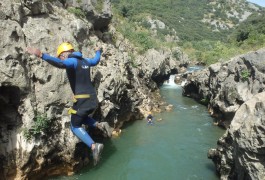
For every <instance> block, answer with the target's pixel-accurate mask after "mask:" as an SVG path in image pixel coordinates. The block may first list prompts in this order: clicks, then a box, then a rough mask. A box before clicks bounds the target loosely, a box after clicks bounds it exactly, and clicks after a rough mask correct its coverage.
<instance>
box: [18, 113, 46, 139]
mask: <svg viewBox="0 0 265 180" xmlns="http://www.w3.org/2000/svg"><path fill="white" fill-rule="evenodd" d="M33 121H34V123H33V125H32V126H31V128H30V129H27V128H24V129H23V135H24V137H25V138H26V139H27V140H31V139H32V138H33V137H36V136H37V135H39V134H40V133H41V132H45V131H47V130H48V129H49V127H50V123H51V120H50V119H48V118H47V115H46V114H40V113H36V116H35V118H34V119H33Z"/></svg>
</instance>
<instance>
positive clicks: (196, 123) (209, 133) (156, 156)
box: [56, 85, 224, 180]
mask: <svg viewBox="0 0 265 180" xmlns="http://www.w3.org/2000/svg"><path fill="white" fill-rule="evenodd" d="M181 93H182V92H181V87H180V86H177V85H171V86H169V85H164V86H163V87H162V88H161V95H162V96H163V98H165V100H166V101H167V102H168V103H170V104H172V105H174V109H173V110H172V111H171V112H165V113H161V114H155V118H156V119H159V118H162V119H163V120H162V121H155V123H154V125H147V124H146V122H145V121H141V120H139V121H135V122H133V123H131V124H130V125H127V126H126V129H123V132H122V134H121V136H120V137H118V138H113V139H111V140H110V141H107V142H105V143H104V144H105V148H104V152H103V154H102V160H101V162H100V164H99V165H98V166H96V167H91V166H90V167H87V168H84V169H83V170H82V172H79V173H78V174H76V175H74V176H71V177H60V178H56V179H67V180H72V179H73V180H74V179H78V180H85V179H86V180H87V179H91V180H149V179H150V180H161V179H167V180H193V179H194V180H195V179H196V180H198V179H200V180H217V179H218V177H217V176H216V175H215V167H214V164H213V163H212V161H211V160H209V159H208V158H207V151H208V149H209V148H211V147H216V142H217V139H218V138H219V137H220V136H221V135H222V134H223V133H224V131H223V130H222V129H220V128H218V127H217V126H214V125H212V122H213V120H212V118H211V117H210V116H209V114H208V112H207V109H206V107H205V106H202V105H200V104H197V103H196V102H195V101H194V100H193V99H190V98H187V97H183V96H182V95H181Z"/></svg>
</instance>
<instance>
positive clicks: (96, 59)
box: [84, 47, 101, 66]
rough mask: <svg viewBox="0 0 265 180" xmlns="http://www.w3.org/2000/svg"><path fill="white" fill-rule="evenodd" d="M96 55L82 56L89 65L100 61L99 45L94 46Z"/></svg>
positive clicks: (94, 64)
mask: <svg viewBox="0 0 265 180" xmlns="http://www.w3.org/2000/svg"><path fill="white" fill-rule="evenodd" d="M95 50H96V55H95V56H94V58H84V59H85V60H86V61H87V62H88V64H89V65H90V66H96V65H97V64H98V63H99V61H100V55H101V49H100V48H99V47H96V48H95Z"/></svg>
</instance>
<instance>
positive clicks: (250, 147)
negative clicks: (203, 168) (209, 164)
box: [183, 49, 265, 179]
mask: <svg viewBox="0 0 265 180" xmlns="http://www.w3.org/2000/svg"><path fill="white" fill-rule="evenodd" d="M264 57H265V49H260V50H258V51H256V52H250V53H248V54H244V55H240V56H237V57H235V58H233V59H231V60H230V61H228V62H224V63H218V64H214V65H211V66H210V67H209V68H206V69H204V70H203V71H197V72H195V73H193V74H189V75H188V81H187V84H186V85H185V86H184V91H183V94H184V95H186V96H191V97H193V98H195V99H197V100H198V101H199V102H201V103H204V104H207V105H208V109H209V112H210V113H211V115H212V116H213V117H215V118H216V121H217V122H216V123H217V124H218V125H220V126H223V127H225V128H228V129H227V131H226V133H225V135H224V136H223V137H221V138H220V139H219V141H218V143H217V148H216V149H211V150H209V154H208V156H209V158H211V159H212V160H213V161H214V163H215V165H216V168H217V172H218V173H219V175H220V177H221V179H264V177H265V174H264V170H265V168H264V167H265V166H264V165H265V161H264V155H265V145H264V144H265V138H264V128H265V126H264V125H265V124H264V123H265V119H264V90H265V81H264V80H265V65H264V61H265V59H264Z"/></svg>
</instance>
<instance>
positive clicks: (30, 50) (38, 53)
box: [27, 47, 42, 57]
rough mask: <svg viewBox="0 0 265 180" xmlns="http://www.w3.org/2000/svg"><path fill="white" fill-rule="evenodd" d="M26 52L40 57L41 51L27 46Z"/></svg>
mask: <svg viewBox="0 0 265 180" xmlns="http://www.w3.org/2000/svg"><path fill="white" fill-rule="evenodd" d="M27 52H28V53H29V54H33V55H35V56H37V57H42V52H41V51H40V50H39V49H37V48H33V47H27Z"/></svg>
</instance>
